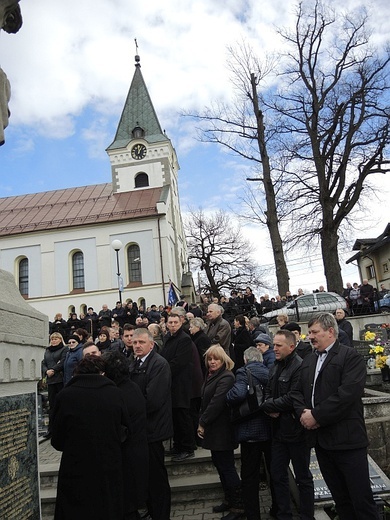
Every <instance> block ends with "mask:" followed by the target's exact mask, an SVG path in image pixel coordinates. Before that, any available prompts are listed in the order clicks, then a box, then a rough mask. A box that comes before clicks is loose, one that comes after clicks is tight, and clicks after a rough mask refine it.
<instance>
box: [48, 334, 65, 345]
mask: <svg viewBox="0 0 390 520" xmlns="http://www.w3.org/2000/svg"><path fill="white" fill-rule="evenodd" d="M52 338H59V339H60V340H61V342H62V343H63V344H64V345H65V342H64V338H63V337H62V334H60V333H59V332H53V334H50V337H49V339H52Z"/></svg>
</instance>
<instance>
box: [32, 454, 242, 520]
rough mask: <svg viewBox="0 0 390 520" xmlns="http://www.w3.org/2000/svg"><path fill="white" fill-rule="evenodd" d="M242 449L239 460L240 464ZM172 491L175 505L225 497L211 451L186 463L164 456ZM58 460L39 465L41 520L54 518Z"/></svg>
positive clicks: (198, 455) (237, 458)
mask: <svg viewBox="0 0 390 520" xmlns="http://www.w3.org/2000/svg"><path fill="white" fill-rule="evenodd" d="M239 457H240V454H239V451H238V450H237V451H236V461H237V465H238V467H239ZM165 461H166V467H167V471H168V475H169V482H170V485H171V491H172V504H173V505H174V504H183V503H189V502H197V501H205V500H216V501H217V502H218V501H220V500H221V499H222V497H223V494H222V487H221V483H220V480H219V477H218V474H217V472H216V470H215V468H214V466H213V464H212V462H211V458H210V452H209V451H208V450H203V449H198V450H197V451H196V452H195V457H194V458H193V459H187V460H185V461H183V462H172V461H171V460H170V459H169V458H168V457H167V458H166V459H165ZM58 468H59V464H58V463H53V464H41V465H40V489H41V505H42V520H53V515H54V507H55V499H56V490H57V481H58Z"/></svg>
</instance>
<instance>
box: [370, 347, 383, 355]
mask: <svg viewBox="0 0 390 520" xmlns="http://www.w3.org/2000/svg"><path fill="white" fill-rule="evenodd" d="M384 351H385V349H384V347H381V346H380V345H377V346H375V347H374V346H372V347H371V348H370V351H369V354H375V355H376V356H379V354H382V353H383V352H384Z"/></svg>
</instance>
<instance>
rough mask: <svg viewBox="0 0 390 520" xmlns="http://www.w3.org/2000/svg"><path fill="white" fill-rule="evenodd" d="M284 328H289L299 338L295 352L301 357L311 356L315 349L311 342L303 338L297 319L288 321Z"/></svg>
mask: <svg viewBox="0 0 390 520" xmlns="http://www.w3.org/2000/svg"><path fill="white" fill-rule="evenodd" d="M282 329H283V330H289V331H291V332H293V333H294V336H295V338H296V340H297V346H296V347H295V352H296V353H297V354H298V356H299V357H301V358H302V359H303V358H305V357H306V356H309V355H310V354H311V353H312V352H313V349H312V347H311V345H310V343H306V342H305V341H302V340H301V327H300V325H299V324H298V323H296V322H295V321H291V322H289V323H286V324H285V325H283V327H282Z"/></svg>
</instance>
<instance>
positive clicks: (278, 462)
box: [262, 330, 314, 520]
mask: <svg viewBox="0 0 390 520" xmlns="http://www.w3.org/2000/svg"><path fill="white" fill-rule="evenodd" d="M295 343H296V339H295V336H294V334H293V333H292V332H291V331H289V330H279V331H278V332H277V333H276V334H275V336H274V351H275V357H276V359H275V364H274V366H273V367H272V368H271V370H270V376H269V383H268V386H267V390H266V400H265V402H264V403H263V405H262V409H263V411H264V412H266V413H268V414H269V415H270V416H271V417H272V418H273V421H272V458H271V477H272V481H273V483H274V491H275V498H276V503H277V505H278V516H277V518H280V519H283V520H287V519H291V520H292V518H293V516H292V512H291V505H290V492H289V476H288V468H289V463H290V461H291V462H292V466H293V469H294V474H295V481H296V483H297V486H298V490H299V503H300V505H299V512H300V518H301V519H302V520H314V485H313V476H312V474H311V473H310V469H309V465H310V447H309V446H308V445H307V444H306V442H305V431H304V428H303V427H302V425H301V424H300V422H299V418H298V417H297V416H295V414H294V408H293V399H292V395H293V392H294V391H296V390H297V388H298V387H299V380H300V368H301V363H302V358H300V357H299V356H298V354H297V353H296V351H295Z"/></svg>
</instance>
